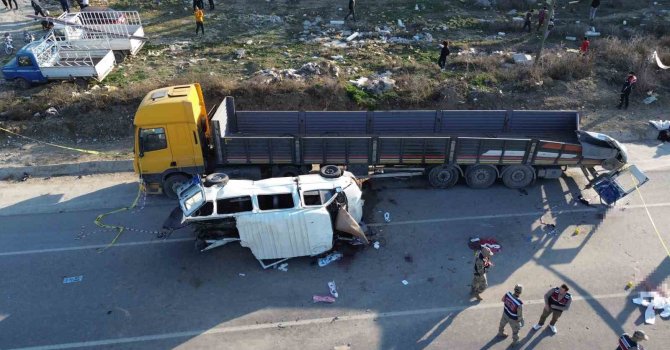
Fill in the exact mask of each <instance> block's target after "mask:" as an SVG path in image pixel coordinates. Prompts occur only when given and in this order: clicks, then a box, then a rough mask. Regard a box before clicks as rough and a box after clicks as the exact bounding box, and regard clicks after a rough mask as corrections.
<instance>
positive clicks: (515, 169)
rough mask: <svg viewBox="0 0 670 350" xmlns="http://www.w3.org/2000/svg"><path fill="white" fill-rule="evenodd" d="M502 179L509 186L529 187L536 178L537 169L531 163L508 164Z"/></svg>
mask: <svg viewBox="0 0 670 350" xmlns="http://www.w3.org/2000/svg"><path fill="white" fill-rule="evenodd" d="M502 180H503V183H504V184H505V186H507V187H509V188H514V189H519V188H524V187H528V186H529V185H530V184H532V183H533V181H534V180H535V169H534V168H533V167H532V166H530V165H510V166H506V167H505V168H504V169H503V173H502Z"/></svg>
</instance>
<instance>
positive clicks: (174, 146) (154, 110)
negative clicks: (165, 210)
mask: <svg viewBox="0 0 670 350" xmlns="http://www.w3.org/2000/svg"><path fill="white" fill-rule="evenodd" d="M134 126H135V132H134V135H135V136H134V138H135V147H134V152H135V162H134V168H135V172H136V173H138V174H139V175H140V177H142V179H143V180H144V182H145V184H146V185H147V191H149V192H151V193H159V192H161V189H162V191H163V192H164V193H165V194H166V195H168V197H173V198H176V194H175V193H174V190H175V189H176V185H178V184H181V183H182V182H184V181H187V180H188V179H189V178H188V175H187V174H202V173H204V171H205V161H204V158H203V152H204V144H205V143H204V142H203V140H205V139H206V138H207V137H208V135H209V125H208V120H207V112H206V109H205V105H204V99H203V96H202V90H201V89H200V85H199V84H191V85H183V86H171V87H167V88H162V89H157V90H153V91H151V92H149V93H148V94H147V95H146V97H144V99H143V100H142V103H141V104H140V106H139V108H138V110H137V113H136V114H135V121H134Z"/></svg>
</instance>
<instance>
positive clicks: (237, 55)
mask: <svg viewBox="0 0 670 350" xmlns="http://www.w3.org/2000/svg"><path fill="white" fill-rule="evenodd" d="M246 55H247V51H246V50H245V49H237V50H235V58H237V59H238V60H239V59H242V58H244V57H246Z"/></svg>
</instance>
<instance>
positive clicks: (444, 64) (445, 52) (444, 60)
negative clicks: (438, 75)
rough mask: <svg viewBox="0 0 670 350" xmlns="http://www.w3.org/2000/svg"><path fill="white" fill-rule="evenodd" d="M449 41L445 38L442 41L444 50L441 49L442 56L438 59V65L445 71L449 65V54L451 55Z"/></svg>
mask: <svg viewBox="0 0 670 350" xmlns="http://www.w3.org/2000/svg"><path fill="white" fill-rule="evenodd" d="M449 54H450V52H449V42H448V41H446V40H444V41H443V42H442V50H441V51H440V58H439V59H438V60H437V65H438V66H440V69H442V70H443V71H444V70H445V68H446V67H447V56H449Z"/></svg>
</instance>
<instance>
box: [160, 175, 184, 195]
mask: <svg viewBox="0 0 670 350" xmlns="http://www.w3.org/2000/svg"><path fill="white" fill-rule="evenodd" d="M186 181H188V176H186V174H181V173H178V174H173V175H170V176H168V177H167V178H166V179H165V180H164V181H163V193H165V195H166V196H167V197H168V198H170V199H177V187H179V186H180V185H181V184H182V183H184V182H186Z"/></svg>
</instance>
